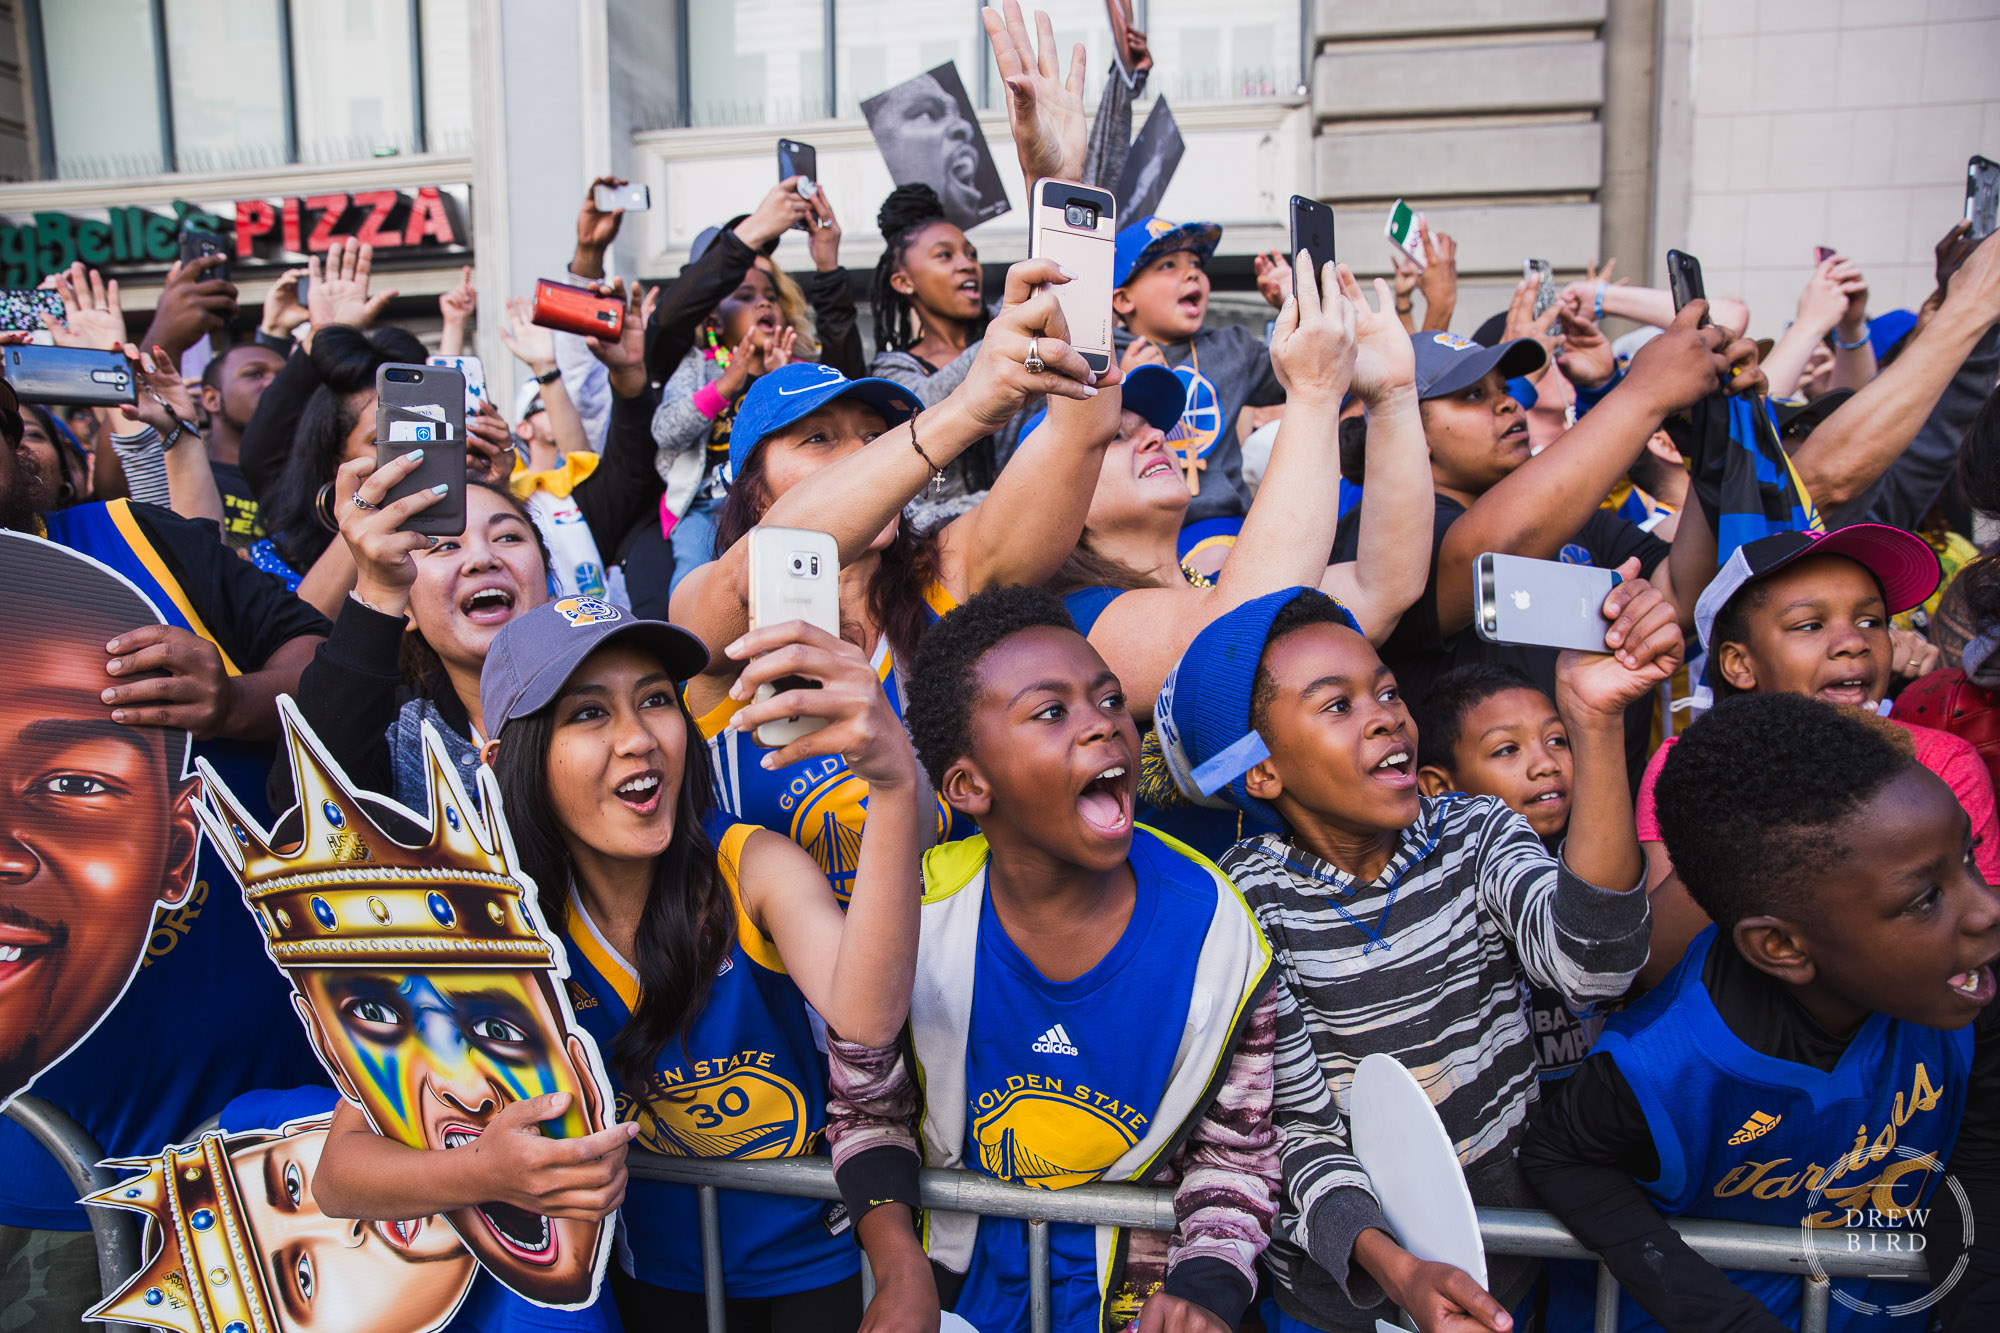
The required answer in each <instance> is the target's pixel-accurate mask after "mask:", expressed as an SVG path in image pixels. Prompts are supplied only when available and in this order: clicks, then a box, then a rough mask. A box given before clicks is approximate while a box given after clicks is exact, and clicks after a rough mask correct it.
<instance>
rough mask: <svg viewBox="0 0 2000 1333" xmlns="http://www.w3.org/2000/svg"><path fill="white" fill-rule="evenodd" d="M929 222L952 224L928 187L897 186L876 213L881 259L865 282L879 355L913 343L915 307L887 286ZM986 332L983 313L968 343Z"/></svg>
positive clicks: (976, 322)
mask: <svg viewBox="0 0 2000 1333" xmlns="http://www.w3.org/2000/svg"><path fill="white" fill-rule="evenodd" d="M933 222H947V223H948V222H950V219H949V218H947V217H946V216H945V212H944V203H943V202H942V201H941V200H940V199H939V198H938V196H937V191H936V190H933V189H932V188H931V187H930V186H928V185H898V186H897V187H896V188H895V189H893V190H891V191H890V192H889V197H888V198H887V199H884V200H883V201H882V207H881V208H880V209H879V210H877V211H876V214H875V225H876V226H877V227H879V228H881V230H882V257H881V258H880V259H878V260H876V261H875V276H874V277H873V278H871V279H870V280H869V284H868V300H869V304H871V305H872V306H874V308H875V345H876V346H877V347H878V348H880V349H882V350H883V351H885V352H886V351H901V350H902V349H904V348H906V347H909V346H912V345H913V344H915V342H916V341H917V338H918V336H919V332H918V330H917V328H916V319H915V316H916V306H915V305H914V304H913V303H912V302H911V300H910V298H909V297H908V296H905V295H904V294H903V293H902V292H899V291H897V290H896V288H895V285H894V283H893V282H892V281H891V279H893V278H894V277H895V276H896V272H897V270H899V269H901V268H902V267H903V260H904V259H905V258H906V257H908V255H909V253H910V245H911V243H912V242H914V241H915V240H916V239H917V236H918V235H919V233H921V232H922V231H923V229H924V228H925V227H928V226H930V225H931V224H932V223H933ZM985 333H986V314H985V311H984V310H982V311H981V312H980V314H979V318H978V319H976V320H974V321H973V327H972V328H971V329H970V330H969V331H968V333H967V337H966V341H967V342H975V341H977V340H978V339H979V338H981V337H983V336H984V335H985Z"/></svg>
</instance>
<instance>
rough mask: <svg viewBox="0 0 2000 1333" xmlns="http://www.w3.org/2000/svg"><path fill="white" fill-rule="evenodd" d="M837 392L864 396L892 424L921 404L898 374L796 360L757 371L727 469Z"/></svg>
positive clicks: (738, 466)
mask: <svg viewBox="0 0 2000 1333" xmlns="http://www.w3.org/2000/svg"><path fill="white" fill-rule="evenodd" d="M836 398H858V399H860V400H861V401H862V402H864V403H866V404H868V406H870V407H872V408H874V409H875V410H876V411H877V412H880V413H881V414H882V420H884V421H886V422H887V423H888V424H889V425H891V426H900V425H902V424H903V423H904V422H905V421H908V420H909V419H910V418H911V417H913V416H915V415H916V414H917V409H918V408H919V407H921V406H922V404H920V403H919V402H918V401H917V396H916V395H915V394H913V393H911V392H910V391H909V390H908V389H905V388H904V387H903V386H902V385H900V384H898V383H896V382H895V381H894V380H885V379H880V378H876V377H874V376H870V377H869V378H867V379H859V380H851V379H849V378H847V376H845V375H843V374H841V373H840V372H839V371H838V370H836V369H834V368H833V367H832V366H822V365H818V364H816V363H814V362H811V361H794V362H792V363H791V364H790V365H785V366H780V367H778V368H777V369H776V370H774V371H772V372H771V373H770V374H768V375H761V376H759V377H758V379H757V382H756V383H755V384H753V385H751V386H750V392H748V393H746V394H744V395H743V401H742V403H741V404H740V405H738V407H737V409H736V421H735V424H734V425H732V426H731V427H730V429H729V474H730V475H731V476H732V477H740V476H742V475H743V462H744V460H745V459H747V458H749V457H750V451H751V450H753V449H755V448H756V447H757V446H758V445H760V444H762V443H763V442H764V437H765V436H766V435H769V434H770V433H771V432H772V431H774V430H783V429H784V428H785V427H786V426H789V425H791V424H792V423H793V422H794V421H797V420H799V419H800V418H801V417H806V416H811V415H812V414H813V413H814V412H817V411H819V410H820V409H821V408H822V407H825V406H826V405H827V404H828V403H830V402H832V401H833V400H834V399H836Z"/></svg>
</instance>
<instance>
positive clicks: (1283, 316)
mask: <svg viewBox="0 0 2000 1333" xmlns="http://www.w3.org/2000/svg"><path fill="white" fill-rule="evenodd" d="M1299 256H1300V258H1299V262H1298V265H1297V267H1295V268H1294V269H1293V270H1292V272H1293V274H1294V275H1295V277H1296V279H1297V280H1296V282H1295V283H1294V284H1293V286H1294V292H1293V295H1292V296H1291V297H1289V298H1288V299H1287V300H1286V301H1285V308H1284V309H1282V310H1280V311H1279V312H1278V325H1277V328H1276V329H1275V330H1273V332H1272V334H1271V368H1272V369H1273V370H1274V371H1276V372H1277V376H1278V383H1279V384H1281V385H1283V386H1284V389H1285V399H1286V401H1287V402H1288V403H1299V402H1305V403H1310V404H1313V405H1317V406H1322V407H1326V408H1328V409H1330V410H1332V411H1338V410H1339V409H1340V400H1341V398H1342V397H1344V396H1345V395H1346V393H1347V389H1348V385H1349V384H1350V383H1351V382H1352V381H1353V378H1354V359H1355V350H1356V349H1355V337H1356V333H1355V323H1356V317H1357V312H1356V310H1355V308H1354V304H1353V303H1352V302H1351V301H1349V300H1348V299H1347V298H1346V297H1345V296H1343V295H1341V293H1340V290H1339V287H1338V285H1337V282H1336V279H1335V278H1334V269H1335V265H1332V264H1327V265H1324V266H1320V265H1318V264H1317V263H1316V262H1315V261H1312V258H1311V252H1310V251H1306V250H1301V251H1299ZM1315 267H1317V268H1319V272H1318V274H1317V275H1315V274H1314V272H1313V269H1314V268H1315ZM1352 279H1353V275H1352V274H1350V275H1349V281H1352ZM1322 286H1324V287H1325V288H1326V291H1325V295H1324V296H1322V295H1321V288H1322Z"/></svg>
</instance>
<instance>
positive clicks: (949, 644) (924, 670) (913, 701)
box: [903, 583, 1076, 787]
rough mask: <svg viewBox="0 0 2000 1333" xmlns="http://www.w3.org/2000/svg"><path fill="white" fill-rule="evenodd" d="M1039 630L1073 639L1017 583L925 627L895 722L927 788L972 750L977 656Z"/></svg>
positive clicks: (1067, 623) (1043, 593) (1038, 591)
mask: <svg viewBox="0 0 2000 1333" xmlns="http://www.w3.org/2000/svg"><path fill="white" fill-rule="evenodd" d="M1044 628H1046V629H1066V630H1068V631H1069V632H1070V633H1072V634H1074V633H1076V622H1075V621H1074V620H1071V619H1070V617H1069V612H1068V611H1067V610H1065V609H1064V607H1063V604H1062V601H1061V600H1060V599H1059V598H1058V597H1057V596H1056V595H1055V594H1054V593H1052V592H1050V591H1049V590H1048V589H1047V588H1042V587H1037V586H1033V585H1030V584H1025V583H1013V584H1009V585H1008V586H1006V587H1004V588H993V589H989V590H988V591H986V592H982V593H980V594H979V595H978V596H977V597H974V598H971V599H970V600H968V601H966V602H965V603H964V604H963V605H962V606H959V607H956V608H954V609H953V610H952V611H950V612H949V613H947V614H946V615H945V617H944V618H943V619H942V620H940V621H938V623H937V624H935V625H933V626H931V632H930V633H929V634H927V635H925V636H924V645H923V647H922V648H920V649H919V650H918V651H917V660H916V662H915V663H914V664H913V665H912V666H911V668H910V673H909V679H908V681H907V682H906V683H905V685H904V703H903V725H904V726H906V727H908V728H909V731H910V740H911V741H912V742H913V743H914V744H915V745H916V747H917V758H919V759H921V760H922V761H923V764H924V772H926V773H928V774H930V778H931V785H932V786H934V787H939V786H942V785H943V783H944V771H945V770H946V769H947V768H949V767H951V764H952V761H953V760H956V759H959V758H962V757H964V756H965V755H967V754H969V753H971V751H972V709H973V705H974V702H975V701H976V700H977V699H978V698H979V662H980V659H982V658H984V657H985V656H986V654H987V653H989V652H991V651H993V649H994V648H995V647H997V646H998V645H999V644H1000V643H1001V642H1002V641H1003V640H1005V639H1009V638H1011V637H1013V636H1014V635H1016V634H1019V633H1020V632H1021V631H1022V630H1029V629H1044Z"/></svg>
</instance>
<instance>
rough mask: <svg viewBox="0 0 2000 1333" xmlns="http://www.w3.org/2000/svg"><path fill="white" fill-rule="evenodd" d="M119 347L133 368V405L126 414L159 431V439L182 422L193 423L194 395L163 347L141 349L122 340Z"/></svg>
mask: <svg viewBox="0 0 2000 1333" xmlns="http://www.w3.org/2000/svg"><path fill="white" fill-rule="evenodd" d="M119 350H121V351H123V352H124V353H125V359H126V360H127V361H130V362H132V363H133V365H134V367H135V369H134V372H133V376H134V378H135V379H136V381H137V385H136V387H137V389H138V393H137V394H135V395H134V400H135V401H134V402H133V404H132V406H130V407H127V408H125V409H123V411H124V413H125V415H126V416H128V417H131V418H132V419H133V420H134V421H138V422H143V423H144V424H146V425H148V426H151V427H152V428H153V429H154V430H156V431H158V432H160V436H161V438H162V439H164V438H165V437H167V436H169V435H171V434H173V433H174V428H175V427H176V426H178V425H180V423H181V422H183V421H185V422H193V420H194V396H193V395H192V394H190V393H189V392H188V387H187V381H186V380H184V379H182V378H181V372H180V369H179V367H177V366H176V365H175V364H174V358H173V357H172V356H171V355H169V354H168V352H167V349H166V348H164V347H155V348H154V349H153V350H152V351H151V352H141V351H140V350H139V349H138V348H137V347H135V346H133V345H132V344H131V343H125V344H123V345H122V346H121V347H120V349H119Z"/></svg>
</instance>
